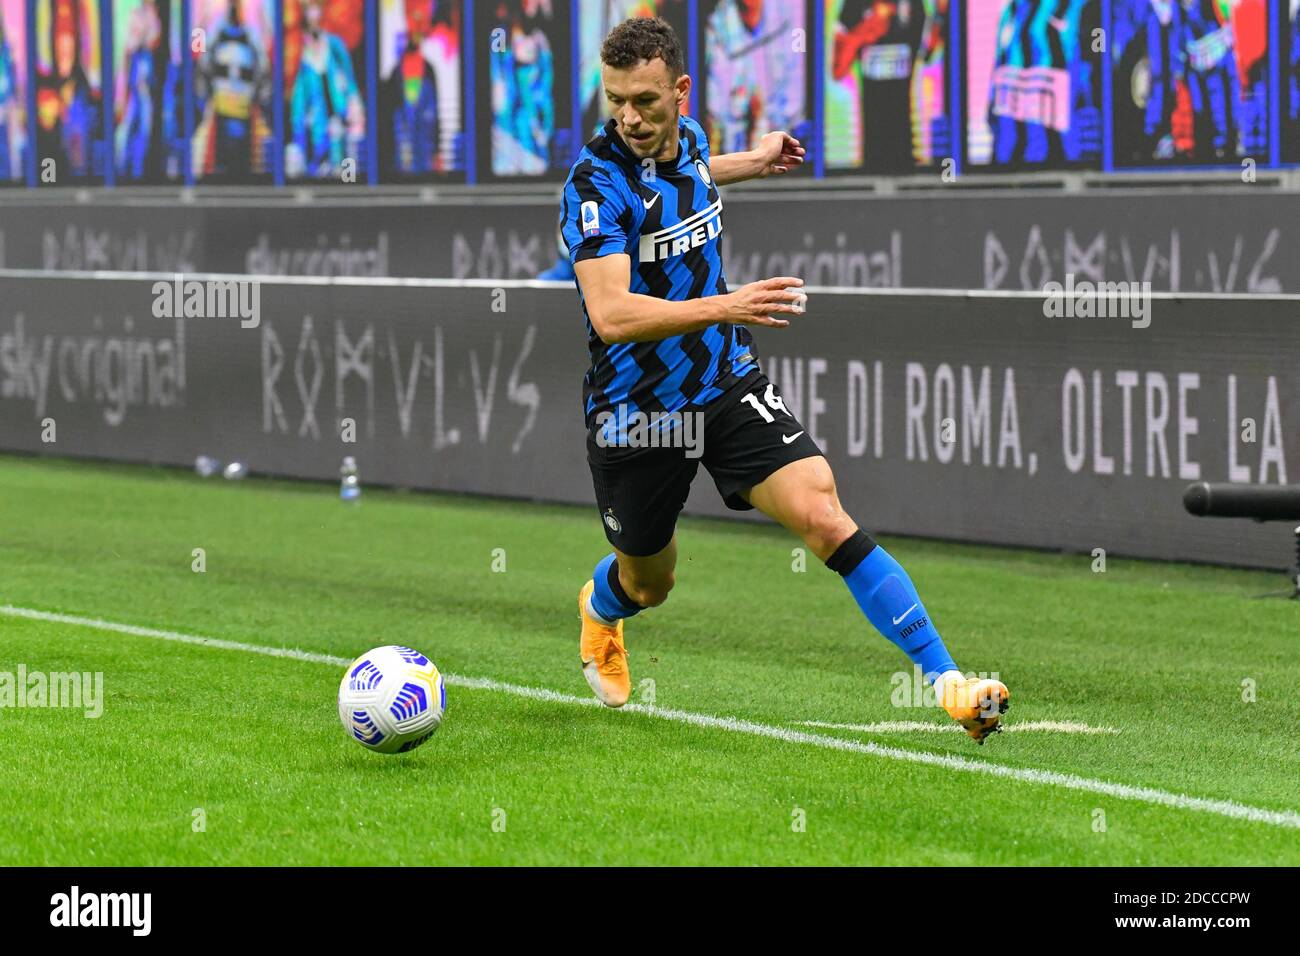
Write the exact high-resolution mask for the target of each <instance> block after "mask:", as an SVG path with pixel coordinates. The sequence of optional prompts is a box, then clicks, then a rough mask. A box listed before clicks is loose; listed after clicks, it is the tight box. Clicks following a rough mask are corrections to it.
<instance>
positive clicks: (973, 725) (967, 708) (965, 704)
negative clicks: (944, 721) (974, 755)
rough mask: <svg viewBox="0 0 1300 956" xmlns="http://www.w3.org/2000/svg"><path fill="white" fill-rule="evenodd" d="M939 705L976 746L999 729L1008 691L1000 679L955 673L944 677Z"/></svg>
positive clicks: (1000, 728) (1009, 695)
mask: <svg viewBox="0 0 1300 956" xmlns="http://www.w3.org/2000/svg"><path fill="white" fill-rule="evenodd" d="M937 689H938V690H939V704H940V706H942V707H943V709H944V710H946V711H947V712H948V716H949V717H951V718H952V719H953V720H955V721H957V723H959V724H961V725H962V728H963V729H964V730H965V731H966V733H968V734H970V735H971V737H972V738H973V739H974V740H975V741H976V743H981V744H982V743H984V738H986V737H988V735H989V734H994V733H999V732H1000V731H1001V730H1002V727H1001V722H1002V715H1003V714H1005V713H1006V712H1007V708H1008V707H1009V706H1010V704H1009V703H1008V701H1009V699H1010V697H1011V692H1010V691H1008V690H1007V685H1006V684H1004V683H1002V681H1000V680H993V679H991V678H988V677H982V678H981V677H970V678H968V677H965V676H963V675H962V674H960V673H959V672H957V671H951V672H949V673H948V674H945V675H944V679H943V683H942V686H941V688H937Z"/></svg>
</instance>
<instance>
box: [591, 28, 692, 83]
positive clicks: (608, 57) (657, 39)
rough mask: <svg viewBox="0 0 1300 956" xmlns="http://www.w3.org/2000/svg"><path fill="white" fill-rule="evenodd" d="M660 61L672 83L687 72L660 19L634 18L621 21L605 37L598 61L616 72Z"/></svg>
mask: <svg viewBox="0 0 1300 956" xmlns="http://www.w3.org/2000/svg"><path fill="white" fill-rule="evenodd" d="M655 57H659V58H660V59H661V60H663V61H664V63H665V64H667V66H668V72H669V73H671V74H672V76H673V79H674V80H675V79H677V77H679V76H681V75H682V74H683V73H685V72H686V60H685V58H683V56H682V44H681V41H680V40H678V39H677V34H676V33H675V32H674V31H673V28H672V27H671V26H669V25H668V21H667V20H664V19H663V18H662V17H633V18H632V19H630V20H624V21H623V22H622V23H620V24H619V25H618V26H616V27H615V28H614V29H612V30H610V31H609V36H607V37H605V43H604V45H602V46H601V48H600V60H601V62H602V63H605V64H607V65H609V66H612V67H613V68H614V69H616V70H626V69H627V68H628V67H631V66H636V64H638V63H640V62H641V61H642V60H653V59H654V58H655Z"/></svg>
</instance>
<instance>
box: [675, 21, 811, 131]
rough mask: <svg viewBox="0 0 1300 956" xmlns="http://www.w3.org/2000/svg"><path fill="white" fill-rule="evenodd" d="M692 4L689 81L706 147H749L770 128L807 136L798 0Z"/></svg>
mask: <svg viewBox="0 0 1300 956" xmlns="http://www.w3.org/2000/svg"><path fill="white" fill-rule="evenodd" d="M699 10H700V20H701V26H700V35H701V37H702V40H703V50H704V56H703V60H702V62H701V64H700V75H699V77H697V83H698V84H699V89H700V97H699V99H700V102H701V104H702V105H701V109H700V114H701V121H702V123H703V125H704V129H705V131H706V132H707V133H708V136H709V147H710V149H711V150H712V151H713V152H714V153H732V152H740V151H743V150H747V149H753V148H754V147H755V146H757V145H758V141H759V139H760V138H761V137H762V135H763V134H764V133H766V132H768V131H769V130H778V129H779V130H785V131H787V132H789V133H791V134H792V135H794V136H795V137H796V138H797V139H800V140H807V139H808V138H809V136H810V133H811V128H812V119H811V108H810V106H811V103H812V97H811V95H810V90H809V83H810V82H811V80H812V75H813V71H812V69H811V62H812V57H813V41H812V30H811V23H812V17H811V14H810V11H809V9H808V6H807V4H805V2H804V0H701V2H700V5H699ZM683 43H685V40H683Z"/></svg>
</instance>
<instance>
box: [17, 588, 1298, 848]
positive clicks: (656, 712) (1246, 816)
mask: <svg viewBox="0 0 1300 956" xmlns="http://www.w3.org/2000/svg"><path fill="white" fill-rule="evenodd" d="M0 615H7V616H9V617H21V618H27V619H29V620H33V621H45V622H48V623H51V624H68V625H71V626H73V627H86V628H92V629H94V630H99V631H112V632H115V633H118V634H129V635H131V636H134V637H149V638H153V639H155V640H163V641H175V642H177V643H180V644H195V645H198V646H200V647H215V648H218V649H220V650H227V651H243V652H244V653H246V654H262V655H265V656H267V657H287V658H290V659H292V660H297V661H308V662H311V663H315V664H330V665H332V666H335V667H345V666H347V665H348V664H349V663H350V661H349V660H348V659H347V658H343V657H335V656H334V655H332V654H318V653H315V652H313V651H300V650H297V649H296V648H291V647H266V646H263V645H258V644H244V643H242V642H240V641H227V640H222V639H220V638H208V637H199V636H198V635H195V634H182V633H180V632H178V631H163V630H157V629H155V628H151V627H136V626H135V625H132V624H118V623H116V622H114V621H102V620H99V619H97V618H92V617H76V616H74V615H71V614H55V613H52V612H49V611H37V610H33V609H31V608H23V607H11V606H9V605H0ZM443 678H444V679H445V680H446V682H447V683H448V684H450V685H452V686H453V687H464V688H467V689H470V690H489V691H496V692H497V693H503V694H512V695H514V696H515V697H525V698H528V699H530V700H540V701H547V702H549V703H556V704H572V705H577V706H581V707H600V706H601V705H600V703H599V702H598V701H597V700H595V698H592V697H575V696H573V695H572V694H563V693H560V692H559V691H554V690H547V689H545V688H542V687H522V686H520V685H518V684H507V683H503V682H502V681H496V680H490V679H488V678H482V677H461V676H458V675H456V674H444V675H443ZM623 711H624V712H625V713H633V714H643V715H645V716H648V717H656V718H658V719H660V720H670V721H673V722H674V723H679V724H689V725H691V726H693V727H706V728H709V729H712V730H726V731H730V732H732V733H741V734H750V735H752V736H755V737H768V738H771V739H773V740H780V741H784V742H785V743H791V744H803V745H806V746H809V747H823V748H826V749H829V750H843V751H848V752H850V753H859V754H868V755H870V756H873V757H884V758H886V759H888V760H901V761H904V762H906V763H918V764H925V765H927V766H931V767H943V768H944V769H946V770H956V771H960V772H962V773H976V774H986V775H988V776H991V777H1002V778H1004V779H1008V780H1018V781H1020V782H1021V783H1037V784H1046V785H1048V786H1053V787H1062V788H1064V789H1066V790H1080V791H1084V792H1086V793H1096V794H1100V795H1102V796H1106V797H1115V798H1116V799H1120V800H1134V801H1138V802H1140V803H1149V804H1153V805H1156V806H1163V807H1172V808H1174V809H1176V810H1194V811H1197V812H1200V813H1210V814H1214V815H1215V816H1220V817H1229V818H1231V819H1234V820H1248V821H1250V822H1252V823H1267V824H1270V825H1272V826H1278V827H1287V828H1289V829H1295V830H1300V813H1296V812H1295V811H1294V810H1266V809H1264V808H1262V807H1252V806H1248V805H1246V804H1243V803H1237V802H1236V801H1233V800H1212V799H1208V798H1205V797H1191V796H1188V795H1187V794H1182V793H1169V792H1168V791H1165V790H1156V789H1154V788H1152V787H1134V786H1130V785H1128V784H1123V783H1109V782H1107V781H1105V780H1092V779H1090V778H1088V777H1079V776H1075V775H1074V774H1070V773H1058V772H1057V771H1055V770H1035V769H1033V768H1029V767H1008V766H1005V765H1003V764H996V763H990V762H987V761H984V760H971V759H969V758H967V757H953V756H949V755H946V754H933V753H927V752H925V751H917V750H902V749H900V748H897V747H885V746H882V745H880V744H876V743H871V742H867V743H863V742H862V741H859V740H845V739H843V738H841V737H827V736H823V735H822V734H813V733H807V732H805V731H801V730H791V729H789V728H787V727H774V726H772V725H770V724H759V723H755V722H753V721H749V720H741V719H739V718H737V717H714V716H712V715H710V714H697V713H693V712H691V711H686V710H672V709H670V708H664V707H647V706H645V705H643V704H628V705H626V706H625V707H623Z"/></svg>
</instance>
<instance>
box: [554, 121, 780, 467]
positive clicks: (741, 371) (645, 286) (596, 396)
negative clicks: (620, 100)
mask: <svg viewBox="0 0 1300 956" xmlns="http://www.w3.org/2000/svg"><path fill="white" fill-rule="evenodd" d="M678 130H679V134H680V137H681V148H680V151H679V153H678V156H677V159H676V161H674V162H664V163H658V162H653V161H651V160H648V159H647V160H644V161H643V160H638V159H637V157H636V156H635V155H634V154H633V153H632V152H631V151H630V150H629V149H628V147H627V144H626V143H624V142H623V140H622V138H621V137H620V136H619V135H618V132H617V124H616V123H615V121H614V120H612V119H611V120H610V121H609V122H608V123H606V124H605V126H604V128H602V129H601V131H600V132H599V133H597V134H596V136H594V137H593V138H592V139H591V141H590V142H588V143H587V145H586V146H584V147H583V149H582V152H581V153H580V154H579V156H578V160H577V162H575V163H574V164H573V169H572V170H570V172H569V178H568V181H567V182H566V183H565V184H564V195H563V198H562V200H561V208H560V228H561V230H562V231H563V233H564V240H565V242H566V243H567V244H568V247H569V258H570V259H571V260H572V261H573V262H574V263H575V264H576V263H579V262H582V261H583V260H584V259H592V258H596V257H598V256H608V255H613V254H615V253H626V254H627V255H628V256H630V257H631V259H632V275H631V291H632V292H636V293H639V294H641V295H652V296H656V297H658V298H661V299H669V300H674V301H677V300H684V299H697V298H701V297H703V296H709V295H722V294H724V293H725V292H726V291H727V282H726V279H725V278H724V277H723V274H722V254H721V240H720V237H721V234H722V200H721V198H720V197H719V195H718V188H717V186H716V185H714V182H713V177H712V176H711V175H710V174H709V144H708V140H707V139H706V138H705V135H704V131H703V130H702V129H701V128H700V125H699V123H697V122H695V120H693V119H690V118H689V117H682V118H681V119H680V120H679V121H678ZM578 296H579V300H580V301H581V299H582V290H581V287H579V290H578ZM582 311H583V315H584V316H586V315H587V307H586V302H585V301H584V302H582ZM587 343H588V348H589V350H590V352H591V368H590V369H589V370H588V371H587V375H586V379H585V382H584V386H583V396H582V397H583V408H584V410H585V413H586V420H587V426H588V428H591V427H592V426H593V425H594V424H595V423H596V420H597V417H598V416H600V414H601V412H613V413H614V415H615V418H614V419H611V420H610V422H609V425H608V426H607V427H609V428H612V427H613V423H614V421H617V420H621V418H620V408H619V406H623V408H622V410H621V411H622V413H624V414H626V415H630V414H632V413H633V412H638V411H639V412H641V413H643V414H645V415H647V416H653V415H654V414H655V413H670V412H676V411H680V410H682V409H685V408H688V407H696V408H698V407H700V406H703V405H707V404H708V403H709V402H711V401H713V400H714V399H716V398H717V397H718V396H720V395H721V394H722V393H723V392H724V391H726V389H727V388H728V387H729V386H730V385H732V384H733V383H735V382H737V381H739V380H740V379H742V378H743V377H744V376H745V375H746V374H747V373H749V372H750V371H751V370H752V369H754V368H756V367H757V362H756V360H755V354H756V353H755V350H754V346H753V339H752V337H751V336H750V334H749V330H748V329H746V328H745V327H744V326H740V325H731V324H729V323H718V324H714V325H711V326H709V327H708V328H706V329H703V330H702V331H699V332H692V333H689V334H687V335H674V336H672V337H671V338H667V339H662V340H660V341H655V342H626V343H621V344H615V345H607V344H606V343H605V342H603V341H601V339H600V337H599V336H598V335H597V334H596V331H595V329H594V328H592V325H591V319H590V318H589V317H588V318H587ZM621 437H622V436H619V435H617V434H616V433H615V432H612V431H611V432H609V433H607V435H606V438H607V439H609V440H610V442H611V443H612V444H622V443H623V442H622V440H621Z"/></svg>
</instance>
